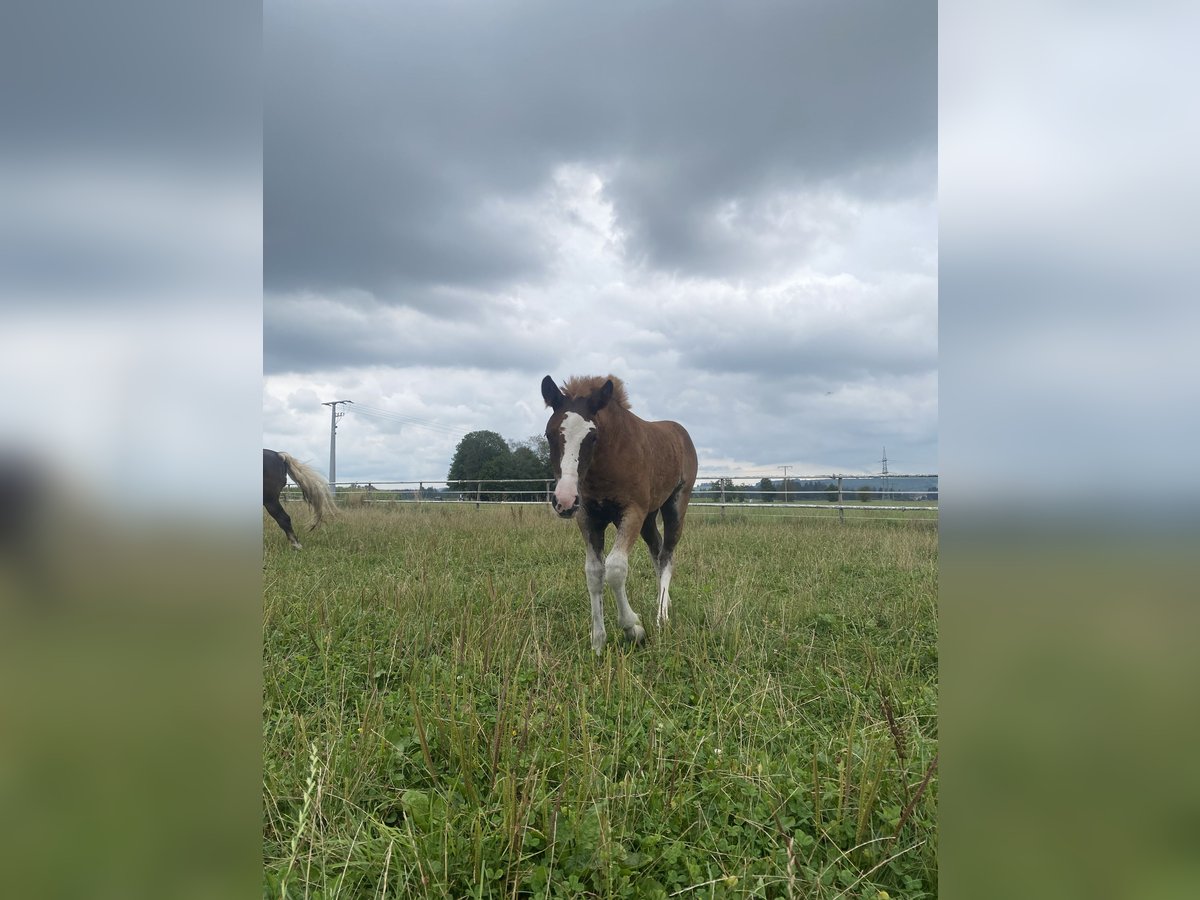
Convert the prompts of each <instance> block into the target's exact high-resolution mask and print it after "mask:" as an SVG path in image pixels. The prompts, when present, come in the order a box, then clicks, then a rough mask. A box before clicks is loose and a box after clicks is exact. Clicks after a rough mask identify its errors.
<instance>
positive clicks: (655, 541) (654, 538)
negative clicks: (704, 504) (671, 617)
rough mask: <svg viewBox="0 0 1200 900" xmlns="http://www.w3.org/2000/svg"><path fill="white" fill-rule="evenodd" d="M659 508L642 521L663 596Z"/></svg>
mask: <svg viewBox="0 0 1200 900" xmlns="http://www.w3.org/2000/svg"><path fill="white" fill-rule="evenodd" d="M657 519H658V510H655V511H654V512H652V513H650V515H648V516H646V520H645V521H644V522H642V540H644V541H645V542H646V548H647V549H648V550H649V551H650V559H651V560H652V561H653V562H654V577H655V578H656V579H657V581H658V585H659V596H660V598H661V596H662V573H663V567H662V549H663V541H662V535H660V534H659V533H658V522H657ZM658 624H660V625H661V624H662V616H659V620H658Z"/></svg>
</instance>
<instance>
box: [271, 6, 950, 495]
mask: <svg viewBox="0 0 1200 900" xmlns="http://www.w3.org/2000/svg"><path fill="white" fill-rule="evenodd" d="M264 46H265V97H264V110H265V113H264V132H263V136H264V143H265V151H264V164H263V167H264V233H263V246H264V262H263V266H264V276H263V277H264V287H265V295H264V306H263V313H264V322H263V344H264V351H263V369H264V376H265V377H264V392H263V393H264V395H263V406H264V409H263V430H264V434H263V443H264V446H267V447H274V448H277V449H282V450H287V451H288V452H290V453H292V454H294V455H297V456H299V457H301V458H303V459H306V460H309V461H311V462H313V463H315V464H317V465H318V466H319V468H321V469H322V470H325V468H326V466H327V464H328V452H329V407H326V406H323V405H322V403H323V402H324V401H331V400H343V399H347V400H353V401H355V406H351V407H349V408H348V410H349V411H348V413H347V415H346V416H345V417H344V418H343V419H341V421H340V423H339V427H338V458H337V477H338V480H339V481H351V480H358V481H365V480H373V481H377V482H379V481H387V480H408V479H431V480H432V479H440V478H444V477H445V473H446V471H447V469H448V467H449V463H450V459H451V456H452V455H453V452H454V448H455V446H456V444H457V443H458V441H459V440H460V439H461V437H462V436H463V435H464V434H466V433H467V432H469V431H473V430H478V429H489V430H492V431H496V432H499V433H500V434H501V435H503V436H504V437H506V438H508V439H511V440H517V439H523V438H526V437H529V436H531V435H535V434H540V433H541V432H542V430H543V428H544V426H545V422H546V418H547V413H546V410H545V409H544V406H543V404H542V401H541V397H540V391H539V383H540V381H541V379H542V377H543V376H544V375H547V374H549V375H552V376H554V377H555V379H556V380H558V381H559V382H562V381H564V380H565V379H566V378H567V377H568V376H570V375H573V374H606V373H610V372H611V373H613V374H616V375H619V376H621V377H622V378H623V379H624V380H625V382H626V385H627V388H628V391H629V394H630V397H631V400H632V404H633V409H634V411H635V412H636V413H638V414H639V415H641V416H642V417H643V418H648V419H660V418H670V419H675V420H677V421H680V422H682V423H683V424H684V425H685V426H686V427H687V428H688V430H689V431H690V432H691V434H692V437H693V439H694V441H695V443H696V446H697V449H698V451H699V455H700V466H701V475H702V476H704V475H718V474H758V475H762V474H765V475H779V474H781V470H780V467H781V466H785V465H786V466H791V467H793V468H792V469H791V474H792V475H793V476H795V475H798V474H809V473H811V474H822V473H833V472H844V473H856V472H876V471H878V470H879V460H880V457H881V454H882V452H883V448H884V446H886V448H887V455H888V463H889V469H890V470H891V471H892V472H909V473H928V472H935V471H937V428H938V412H937V399H938V380H937V379H938V374H937V372H938V370H937V363H938V348H937V331H938V326H937V252H938V247H937V9H936V5H935V4H934V3H932V2H928V3H925V2H914V3H893V2H837V0H830V2H791V0H790V2H756V3H743V4H728V3H695V2H688V3H645V2H639V3H615V4H578V5H575V4H563V3H557V2H505V3H499V4H498V3H492V2H470V0H464V2H452V3H442V4H428V5H427V4H420V5H418V4H407V3H368V2H352V3H338V4H331V3H313V2H310V3H295V2H288V3H281V2H267V3H266V4H265V7H264Z"/></svg>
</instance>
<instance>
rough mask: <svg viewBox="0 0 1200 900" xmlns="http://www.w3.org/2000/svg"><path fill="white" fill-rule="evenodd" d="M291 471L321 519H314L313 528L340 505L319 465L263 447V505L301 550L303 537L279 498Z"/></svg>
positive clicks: (294, 544) (292, 542)
mask: <svg viewBox="0 0 1200 900" xmlns="http://www.w3.org/2000/svg"><path fill="white" fill-rule="evenodd" d="M289 475H291V476H292V481H294V482H296V484H298V485H299V486H300V493H302V494H303V495H304V499H305V500H306V501H307V502H308V505H309V506H311V507H312V509H313V512H315V513H316V514H317V520H316V521H315V522H313V524H312V528H309V531H311V530H312V529H313V528H316V527H317V526H318V525H320V524H321V523H322V522H324V521H325V519H326V517H327V516H331V515H333V514H334V513H335V512H336V508H335V506H334V502H333V492H332V491H330V489H329V484H328V483H327V482H326V481H325V479H324V478H322V477H321V475H320V473H319V472H317V470H316V469H313V468H312V467H310V466H306V465H304V463H302V462H300V461H299V460H297V459H296V458H295V457H293V456H290V455H288V454H287V453H281V452H280V451H278V450H263V506H264V507H266V510H267V512H269V513H270V514H271V518H272V519H274V520H275V521H276V522H278V523H279V527H280V528H282V529H283V533H284V534H286V535H287V539H288V540H289V541H290V542H291V544H292V546H293V547H295V548H296V549H297V550H299V549H300V541H299V540H297V538H296V533H295V532H294V531H292V519H291V517H290V516H289V515H288V514H287V513H286V512H285V511H284V509H283V504H281V503H280V502H279V495H280V493H281V492H282V491H283V486H284V485H285V484H287V479H288V476H289Z"/></svg>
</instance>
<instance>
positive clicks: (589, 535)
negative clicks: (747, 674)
mask: <svg viewBox="0 0 1200 900" xmlns="http://www.w3.org/2000/svg"><path fill="white" fill-rule="evenodd" d="M583 515H584V514H583V513H582V512H580V513H579V516H580V519H579V530H580V531H581V532H582V533H583V542H584V545H585V547H586V557H585V559H584V563H583V572H584V574H585V575H586V576H587V586H588V596H589V597H590V598H591V600H592V649H593V650H595V651H596V655H597V656H599V655H600V651H601V650H603V649H604V642H605V640H606V639H607V637H608V635H607V634H606V632H605V630H604V558H603V556H602V555H601V554H603V553H604V526H603V525H600V526H597V525H595V524H594V523H592V522H589V521H588V520H587V519H586V518H584V517H583Z"/></svg>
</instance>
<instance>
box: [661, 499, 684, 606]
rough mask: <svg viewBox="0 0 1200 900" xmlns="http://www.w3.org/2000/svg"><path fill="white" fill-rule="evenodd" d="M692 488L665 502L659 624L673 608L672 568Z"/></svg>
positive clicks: (663, 510)
mask: <svg viewBox="0 0 1200 900" xmlns="http://www.w3.org/2000/svg"><path fill="white" fill-rule="evenodd" d="M691 495H692V492H691V489H690V488H689V489H687V490H680V491H677V492H676V493H675V494H673V495H671V499H670V500H668V501H667V502H666V503H664V504H663V508H662V517H663V533H664V537H663V545H662V551H661V552H660V553H659V557H658V624H659V625H660V626H661V625H662V624H663V622H666V621H667V619H668V617H669V614H670V610H671V570H672V568H673V566H674V563H673V558H674V555H675V545H676V544H678V543H679V538H680V537H681V536H682V535H683V517H684V515H685V514H686V513H687V505H688V500H689V499H690V498H691Z"/></svg>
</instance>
